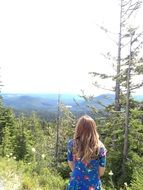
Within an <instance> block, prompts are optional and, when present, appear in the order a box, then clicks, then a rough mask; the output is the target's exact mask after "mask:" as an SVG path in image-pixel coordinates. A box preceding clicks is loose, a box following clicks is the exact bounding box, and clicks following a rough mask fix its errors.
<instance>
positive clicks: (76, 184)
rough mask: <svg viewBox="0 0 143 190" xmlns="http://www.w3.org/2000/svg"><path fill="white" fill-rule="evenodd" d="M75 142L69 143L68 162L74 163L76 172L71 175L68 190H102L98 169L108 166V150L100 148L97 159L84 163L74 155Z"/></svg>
mask: <svg viewBox="0 0 143 190" xmlns="http://www.w3.org/2000/svg"><path fill="white" fill-rule="evenodd" d="M72 149H73V140H69V142H68V153H67V160H68V161H73V162H74V170H73V171H72V173H71V176H70V180H69V183H68V185H67V188H66V190H102V188H101V180H100V177H99V173H98V167H99V166H102V167H105V166H106V148H105V147H104V145H102V146H101V147H100V150H99V156H98V158H97V159H94V160H90V161H89V162H83V161H81V160H80V159H75V156H74V155H73V153H72Z"/></svg>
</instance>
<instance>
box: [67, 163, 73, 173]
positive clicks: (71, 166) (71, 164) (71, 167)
mask: <svg viewBox="0 0 143 190" xmlns="http://www.w3.org/2000/svg"><path fill="white" fill-rule="evenodd" d="M68 165H69V167H70V169H71V171H73V169H74V162H73V161H68Z"/></svg>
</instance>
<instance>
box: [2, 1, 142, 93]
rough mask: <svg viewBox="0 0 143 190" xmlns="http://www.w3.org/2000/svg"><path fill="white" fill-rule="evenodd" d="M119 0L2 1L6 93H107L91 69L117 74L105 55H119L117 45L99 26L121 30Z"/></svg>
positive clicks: (3, 72)
mask: <svg viewBox="0 0 143 190" xmlns="http://www.w3.org/2000/svg"><path fill="white" fill-rule="evenodd" d="M118 3H119V1H118V0H108V1H107V0H100V1H95V0H94V1H93V0H86V1H85V0H38V1H37V0H24V1H22V0H4V1H0V66H1V71H0V72H1V80H2V82H3V84H4V87H3V88H2V92H21V93H27V92H32V93H43V92H44V93H49V92H54V93H55V92H59V91H60V92H67V93H79V92H80V90H81V89H83V90H85V92H86V93H88V94H90V93H91V94H92V93H94V94H96V95H97V94H100V93H102V91H101V90H99V89H95V88H94V87H93V85H92V82H91V78H90V76H89V75H88V72H90V71H99V72H104V71H106V72H109V73H112V72H113V70H112V69H111V65H110V64H107V62H106V61H105V59H104V58H103V56H102V55H101V53H105V52H107V51H109V50H110V49H112V51H113V52H114V53H115V52H116V48H115V47H116V46H114V44H113V42H111V40H110V39H109V38H108V36H107V35H106V34H105V33H104V32H103V31H101V30H100V29H99V27H98V26H97V25H98V24H99V25H100V24H101V25H104V26H107V27H108V28H109V29H111V30H112V31H113V32H115V33H116V32H117V31H118V20H119V7H118ZM113 38H116V35H115V36H114V35H113ZM109 86H111V85H109ZM140 92H141V91H140Z"/></svg>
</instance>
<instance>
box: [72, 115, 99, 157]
mask: <svg viewBox="0 0 143 190" xmlns="http://www.w3.org/2000/svg"><path fill="white" fill-rule="evenodd" d="M98 147H99V135H98V132H97V130H96V123H95V121H94V120H93V119H92V118H91V117H89V116H88V115H84V116H82V117H80V118H79V120H78V122H77V125H76V128H75V134H74V145H73V153H74V154H75V156H76V158H78V159H81V160H82V161H89V160H90V159H92V158H94V157H96V156H97V155H98Z"/></svg>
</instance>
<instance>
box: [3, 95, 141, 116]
mask: <svg viewBox="0 0 143 190" xmlns="http://www.w3.org/2000/svg"><path fill="white" fill-rule="evenodd" d="M134 98H135V100H138V101H142V100H143V96H135V97H134ZM2 99H3V103H4V106H6V107H11V108H13V109H14V110H19V111H49V112H56V111H57V106H58V105H57V104H58V94H2ZM60 101H61V102H62V103H63V104H64V105H65V106H67V107H69V108H70V110H71V111H76V112H80V111H82V112H85V113H86V112H87V110H88V108H87V104H88V102H86V101H85V100H84V99H83V98H82V97H80V96H78V95H75V94H61V95H60ZM113 102H114V95H113V94H101V95H99V96H96V97H93V99H92V100H91V102H90V103H89V104H92V105H94V106H95V107H96V108H97V109H103V108H104V106H108V105H110V104H112V103H113ZM102 105H104V106H102Z"/></svg>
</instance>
